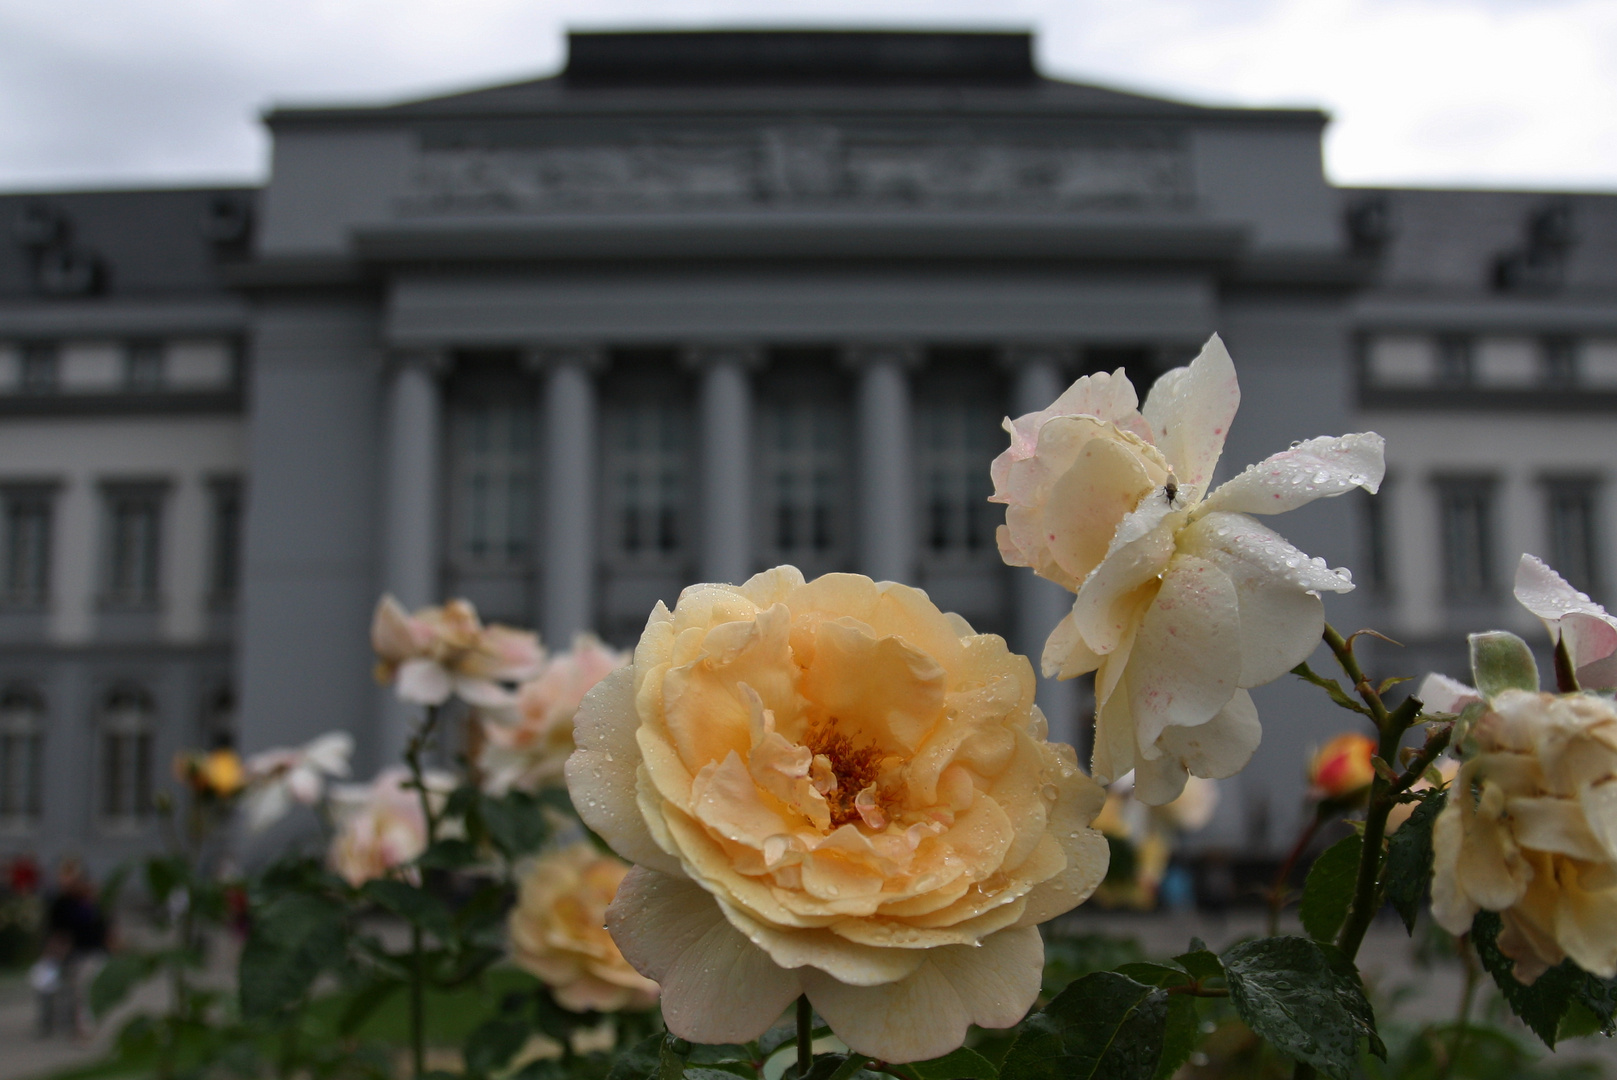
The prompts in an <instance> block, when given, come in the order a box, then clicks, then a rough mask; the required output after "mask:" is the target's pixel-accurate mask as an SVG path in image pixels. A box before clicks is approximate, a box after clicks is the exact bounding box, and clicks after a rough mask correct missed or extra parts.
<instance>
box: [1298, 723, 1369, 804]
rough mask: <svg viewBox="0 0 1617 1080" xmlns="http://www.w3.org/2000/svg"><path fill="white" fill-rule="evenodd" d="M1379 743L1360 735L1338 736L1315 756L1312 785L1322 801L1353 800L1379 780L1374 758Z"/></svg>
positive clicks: (1309, 775) (1311, 777)
mask: <svg viewBox="0 0 1617 1080" xmlns="http://www.w3.org/2000/svg"><path fill="white" fill-rule="evenodd" d="M1375 752H1376V744H1375V742H1374V741H1373V740H1372V739H1370V738H1368V737H1366V736H1364V735H1360V734H1358V733H1357V732H1349V733H1348V734H1346V735H1338V736H1337V737H1336V738H1334V739H1332V740H1331V741H1330V742H1328V743H1326V744H1325V747H1324V749H1322V750H1320V751H1319V752H1318V753H1317V754H1315V755H1314V760H1313V761H1312V762H1310V763H1309V766H1308V783H1309V786H1310V787H1311V788H1312V789H1313V793H1314V796H1315V797H1316V798H1320V799H1336V800H1344V799H1351V798H1352V797H1353V796H1355V795H1357V794H1358V793H1359V792H1361V791H1363V790H1364V789H1365V788H1368V787H1369V786H1370V783H1371V781H1373V780H1374V779H1375V778H1376V773H1375V769H1373V768H1371V766H1370V758H1371V757H1372V756H1374V754H1375Z"/></svg>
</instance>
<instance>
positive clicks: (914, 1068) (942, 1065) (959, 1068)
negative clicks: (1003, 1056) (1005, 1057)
mask: <svg viewBox="0 0 1617 1080" xmlns="http://www.w3.org/2000/svg"><path fill="white" fill-rule="evenodd" d="M894 1068H897V1069H900V1070H903V1071H904V1072H905V1073H908V1074H910V1075H912V1076H914V1077H916V1078H918V1080H999V1070H998V1069H996V1068H994V1063H993V1062H992V1061H989V1060H988V1059H987V1058H985V1057H983V1056H982V1055H981V1054H979V1053H977V1051H975V1050H971V1049H968V1048H967V1047H964V1046H962V1047H961V1048H960V1049H958V1050H955V1051H952V1052H950V1053H947V1054H944V1055H943V1056H942V1057H939V1058H933V1059H932V1060H931V1061H912V1062H910V1063H909V1064H908V1065H897V1066H894Z"/></svg>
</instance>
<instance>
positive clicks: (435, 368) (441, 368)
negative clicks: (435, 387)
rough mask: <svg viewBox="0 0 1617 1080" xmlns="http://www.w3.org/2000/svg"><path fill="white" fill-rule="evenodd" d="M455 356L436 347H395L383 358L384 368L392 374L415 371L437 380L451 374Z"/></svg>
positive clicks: (447, 350)
mask: <svg viewBox="0 0 1617 1080" xmlns="http://www.w3.org/2000/svg"><path fill="white" fill-rule="evenodd" d="M454 362H455V358H454V354H453V353H452V352H450V350H449V349H446V348H443V347H441V346H436V345H412V346H397V345H395V346H393V347H391V348H389V349H387V350H386V352H384V353H383V356H382V363H383V367H384V368H385V370H386V371H387V372H389V373H390V374H391V373H392V372H395V371H405V370H415V371H420V372H423V373H425V374H427V375H430V376H432V377H433V378H435V379H438V378H442V377H443V376H445V375H447V374H449V369H450V368H451V367H453V366H454Z"/></svg>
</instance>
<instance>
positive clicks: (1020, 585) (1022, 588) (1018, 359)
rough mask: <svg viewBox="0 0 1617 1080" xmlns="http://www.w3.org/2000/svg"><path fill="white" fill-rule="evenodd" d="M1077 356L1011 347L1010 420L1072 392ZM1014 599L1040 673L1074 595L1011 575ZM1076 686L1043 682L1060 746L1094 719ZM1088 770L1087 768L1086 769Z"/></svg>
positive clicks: (1065, 350)
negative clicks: (1084, 710) (1082, 712)
mask: <svg viewBox="0 0 1617 1080" xmlns="http://www.w3.org/2000/svg"><path fill="white" fill-rule="evenodd" d="M1073 357H1074V350H1073V349H1072V348H1070V347H1067V346H1060V345H1012V346H1009V347H1007V348H1006V349H1004V350H1003V351H1002V353H1001V359H1002V361H1003V362H1004V364H1005V365H1006V366H1007V367H1008V368H1009V369H1010V371H1011V402H1010V405H1011V415H1012V416H1013V417H1016V416H1022V415H1024V414H1026V413H1030V412H1037V411H1038V410H1040V409H1043V408H1045V407H1047V406H1048V405H1049V404H1050V403H1051V402H1052V401H1054V400H1055V399H1056V398H1057V397H1058V396H1059V395H1060V393H1061V391H1063V390H1065V389H1066V388H1067V371H1068V369H1069V368H1070V367H1071V365H1072V361H1073ZM1012 575H1013V576H1012V581H1013V582H1014V583H1015V584H1014V585H1013V586H1012V593H1011V598H1012V602H1013V604H1014V605H1015V613H1016V614H1015V620H1014V622H1013V626H1014V628H1015V629H1014V633H1015V636H1016V637H1015V640H1014V641H1013V642H1012V643H1011V644H1012V647H1013V648H1015V649H1016V650H1017V651H1018V652H1023V653H1026V654H1027V655H1028V657H1029V658H1030V659H1032V661H1033V670H1034V671H1039V669H1040V665H1039V660H1040V657H1041V656H1042V655H1043V653H1044V642H1045V639H1046V638H1048V637H1049V636H1050V631H1052V630H1054V629H1055V628H1056V624H1057V623H1058V622H1060V621H1061V620H1062V619H1063V618H1065V617H1066V615H1067V612H1069V611H1071V610H1072V599H1073V598H1072V594H1071V593H1069V592H1068V591H1067V590H1066V589H1063V588H1062V587H1061V586H1060V585H1057V584H1056V583H1055V582H1053V581H1046V580H1045V579H1044V578H1041V577H1038V576H1037V575H1035V574H1034V573H1033V571H1032V570H1028V569H1025V568H1023V567H1017V568H1015V569H1014V570H1013V571H1012ZM1082 697H1083V695H1082V694H1081V693H1080V690H1079V686H1078V684H1077V683H1076V682H1073V681H1067V682H1061V681H1059V680H1057V679H1047V678H1045V677H1044V676H1043V675H1042V674H1041V675H1040V676H1039V697H1038V700H1039V708H1041V709H1043V710H1044V715H1045V717H1046V718H1047V719H1048V720H1049V721H1050V737H1051V738H1052V739H1055V740H1057V741H1059V742H1065V743H1073V744H1075V745H1077V744H1078V742H1079V738H1078V736H1079V734H1080V732H1081V731H1082V730H1083V728H1082V725H1084V724H1086V723H1087V722H1088V721H1089V719H1090V717H1088V716H1083V717H1080V716H1079V715H1078V713H1079V709H1080V706H1081V698H1082ZM1084 764H1085V766H1086V767H1087V766H1088V762H1085V763H1084Z"/></svg>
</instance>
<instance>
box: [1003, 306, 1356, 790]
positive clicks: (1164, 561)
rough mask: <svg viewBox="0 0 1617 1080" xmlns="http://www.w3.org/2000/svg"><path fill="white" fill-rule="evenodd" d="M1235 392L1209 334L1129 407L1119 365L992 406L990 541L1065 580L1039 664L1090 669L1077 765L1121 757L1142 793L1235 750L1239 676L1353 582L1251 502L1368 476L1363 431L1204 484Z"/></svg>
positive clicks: (1250, 744)
mask: <svg viewBox="0 0 1617 1080" xmlns="http://www.w3.org/2000/svg"><path fill="white" fill-rule="evenodd" d="M1240 399H1241V392H1240V387H1239V386H1238V385H1237V383H1236V378H1235V365H1234V364H1233V363H1232V362H1231V360H1230V356H1229V353H1228V352H1226V351H1225V349H1224V344H1223V342H1221V341H1220V340H1219V339H1218V337H1217V335H1214V336H1213V337H1212V338H1211V339H1210V340H1209V341H1208V342H1207V344H1206V346H1205V347H1204V348H1203V349H1202V351H1201V355H1199V356H1197V357H1196V359H1195V360H1194V361H1192V362H1191V364H1190V365H1189V366H1188V367H1182V368H1175V369H1174V370H1172V371H1170V372H1168V373H1167V374H1165V375H1163V376H1162V377H1161V378H1160V379H1158V380H1157V382H1156V385H1154V386H1153V387H1152V388H1151V393H1150V395H1149V396H1148V397H1147V398H1146V402H1145V405H1144V407H1143V409H1142V408H1137V407H1136V404H1137V398H1136V396H1135V393H1134V387H1133V386H1132V385H1131V384H1130V383H1129V380H1128V378H1127V377H1126V376H1125V375H1124V374H1123V371H1122V370H1121V369H1119V370H1117V371H1115V372H1113V373H1111V374H1110V375H1108V374H1105V373H1101V374H1097V375H1088V376H1085V377H1084V378H1082V379H1079V380H1078V381H1077V382H1075V383H1074V384H1073V385H1072V386H1071V387H1070V388H1069V389H1068V390H1067V391H1066V392H1065V393H1064V394H1062V395H1061V397H1059V398H1057V399H1056V401H1055V402H1054V403H1053V404H1052V405H1051V406H1050V407H1049V408H1048V409H1045V410H1043V411H1041V412H1036V413H1029V414H1028V415H1027V416H1023V417H1021V418H1019V419H1017V420H1006V421H1005V426H1006V429H1007V430H1008V431H1009V432H1010V434H1011V445H1010V448H1009V449H1007V450H1006V451H1005V452H1004V453H1002V454H1001V455H1000V456H999V457H997V458H995V459H994V463H993V466H992V472H993V477H994V495H993V497H992V499H993V501H995V502H1002V503H1004V504H1006V508H1005V525H1004V526H1003V527H1002V528H1001V529H1000V530H999V548H1000V554H1001V555H1002V556H1003V558H1004V559H1005V561H1006V562H1007V563H1009V564H1011V565H1012V566H1027V567H1031V568H1033V570H1034V571H1035V572H1036V573H1038V574H1039V575H1040V576H1042V577H1046V578H1049V579H1050V580H1051V581H1054V582H1056V583H1058V584H1060V585H1062V586H1063V587H1065V588H1067V589H1070V590H1071V591H1073V592H1074V593H1076V594H1077V595H1076V597H1075V598H1074V600H1073V606H1072V611H1071V612H1070V613H1069V614H1068V615H1067V616H1066V618H1064V619H1062V621H1061V622H1060V624H1059V625H1057V626H1056V628H1055V629H1054V631H1053V632H1052V633H1051V634H1050V638H1049V640H1048V641H1047V642H1046V643H1045V648H1044V657H1043V664H1044V673H1045V674H1046V675H1055V676H1059V677H1061V678H1063V679H1070V678H1075V677H1076V676H1079V675H1083V674H1086V673H1088V672H1091V671H1093V672H1095V698H1096V710H1095V752H1094V759H1093V763H1092V771H1093V772H1094V774H1095V778H1096V779H1097V780H1100V781H1102V782H1103V783H1105V782H1110V781H1113V780H1116V779H1117V778H1118V777H1120V776H1122V775H1124V774H1125V773H1127V772H1128V771H1129V770H1130V769H1133V770H1135V777H1134V783H1135V795H1136V797H1137V798H1139V799H1141V800H1143V801H1145V802H1147V803H1151V804H1160V803H1164V802H1168V801H1169V800H1171V799H1173V798H1174V797H1176V796H1177V795H1178V794H1179V792H1180V791H1181V790H1182V789H1183V787H1184V784H1185V778H1186V776H1187V775H1195V776H1203V777H1210V778H1220V777H1225V776H1230V775H1233V774H1234V773H1236V772H1237V771H1239V770H1240V769H1241V768H1242V767H1243V766H1245V765H1246V763H1247V761H1248V760H1249V759H1250V758H1251V757H1252V753H1253V751H1254V750H1256V749H1257V746H1258V740H1259V737H1260V735H1261V730H1260V728H1259V725H1258V715H1257V710H1256V709H1255V708H1254V707H1253V704H1252V698H1251V696H1250V695H1249V694H1248V693H1247V689H1248V688H1250V687H1254V686H1260V685H1262V684H1263V683H1266V682H1270V681H1272V680H1274V679H1277V678H1279V677H1280V676H1281V675H1283V674H1285V673H1286V672H1287V671H1289V670H1291V669H1292V668H1293V667H1295V666H1296V665H1297V664H1298V662H1300V661H1302V660H1303V659H1305V658H1306V657H1307V656H1308V654H1309V653H1310V652H1312V651H1313V649H1314V647H1315V646H1316V645H1317V644H1318V642H1319V637H1320V633H1321V631H1322V630H1323V628H1324V621H1325V616H1324V608H1323V606H1322V605H1321V602H1320V598H1319V593H1320V591H1321V590H1324V591H1329V592H1347V591H1348V590H1349V589H1351V588H1353V580H1352V576H1351V575H1350V574H1349V573H1348V572H1347V571H1346V570H1332V569H1330V568H1328V567H1327V566H1326V565H1325V563H1324V561H1323V560H1320V559H1311V558H1309V557H1308V556H1307V555H1305V554H1304V553H1303V552H1301V551H1299V550H1297V549H1296V548H1295V547H1293V546H1292V545H1291V544H1289V543H1287V542H1286V540H1285V539H1284V538H1282V537H1280V536H1279V535H1277V534H1276V533H1274V532H1273V531H1271V530H1270V529H1268V528H1267V527H1265V526H1263V525H1261V524H1259V523H1258V522H1257V521H1256V520H1255V519H1254V518H1253V517H1252V516H1251V515H1253V514H1278V513H1281V512H1283V511H1286V510H1290V509H1293V508H1295V507H1298V506H1302V505H1303V504H1305V503H1308V502H1312V501H1313V500H1315V499H1318V498H1322V497H1325V496H1331V495H1340V494H1343V493H1344V492H1347V491H1351V490H1353V489H1354V488H1356V487H1362V488H1365V489H1366V490H1368V491H1375V490H1376V488H1377V487H1378V486H1379V485H1380V483H1381V476H1382V472H1383V470H1384V463H1383V461H1382V446H1383V444H1382V439H1381V436H1379V435H1376V434H1373V433H1365V434H1358V435H1344V436H1341V437H1340V438H1319V439H1310V440H1308V441H1307V442H1302V443H1297V444H1294V445H1293V446H1292V447H1291V449H1289V450H1283V451H1281V452H1280V453H1278V454H1275V455H1274V456H1272V457H1270V458H1268V459H1267V460H1265V461H1263V462H1260V463H1259V464H1257V465H1254V466H1252V467H1250V468H1248V469H1247V470H1246V471H1245V472H1242V473H1241V474H1240V475H1238V476H1235V477H1233V478H1232V479H1231V480H1230V481H1229V482H1228V483H1225V484H1223V485H1221V486H1220V487H1219V488H1218V489H1217V490H1216V491H1212V492H1209V490H1208V488H1209V486H1210V484H1211V482H1212V479H1213V470H1214V467H1215V466H1216V465H1217V463H1218V458H1219V455H1220V454H1221V453H1222V452H1223V449H1224V439H1225V436H1226V434H1227V433H1228V432H1229V427H1230V423H1231V422H1232V421H1233V420H1234V419H1235V409H1236V405H1237V404H1238V403H1239V402H1240Z"/></svg>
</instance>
